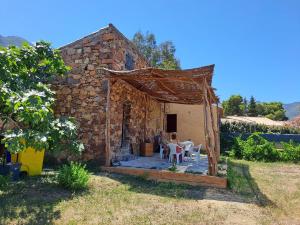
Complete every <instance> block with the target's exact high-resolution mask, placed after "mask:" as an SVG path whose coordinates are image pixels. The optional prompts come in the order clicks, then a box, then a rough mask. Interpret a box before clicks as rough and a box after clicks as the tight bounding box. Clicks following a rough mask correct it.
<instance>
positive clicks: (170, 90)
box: [157, 80, 177, 95]
mask: <svg viewBox="0 0 300 225" xmlns="http://www.w3.org/2000/svg"><path fill="white" fill-rule="evenodd" d="M157 84H158V85H159V86H160V87H161V88H162V89H165V90H167V91H168V92H171V93H172V94H173V95H176V94H177V93H176V92H175V91H173V90H172V89H171V88H169V87H168V86H166V85H165V84H164V83H163V82H161V81H160V80H158V83H157Z"/></svg>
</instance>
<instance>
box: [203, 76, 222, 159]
mask: <svg viewBox="0 0 300 225" xmlns="http://www.w3.org/2000/svg"><path fill="white" fill-rule="evenodd" d="M204 82H205V85H206V87H207V90H209V86H208V84H207V82H206V80H205V81H204ZM212 97H213V96H212V94H211V92H210V91H209V92H208V96H207V101H208V104H209V113H210V118H211V125H212V126H211V128H212V138H213V141H212V146H213V150H214V153H215V156H216V161H217V162H218V161H219V155H220V154H219V152H218V146H217V145H218V138H217V131H216V128H215V121H216V118H215V116H214V115H215V114H214V112H213V108H212V102H213V101H214V100H213V99H212Z"/></svg>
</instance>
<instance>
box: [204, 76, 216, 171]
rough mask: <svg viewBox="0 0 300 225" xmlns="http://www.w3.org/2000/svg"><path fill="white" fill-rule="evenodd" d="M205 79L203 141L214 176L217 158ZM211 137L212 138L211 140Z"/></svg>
mask: <svg viewBox="0 0 300 225" xmlns="http://www.w3.org/2000/svg"><path fill="white" fill-rule="evenodd" d="M206 84H207V83H206V80H205V82H204V83H203V89H204V90H203V91H204V108H205V115H204V116H205V120H206V129H205V137H206V138H205V142H206V145H207V154H208V162H209V174H210V175H213V176H215V175H216V174H217V169H218V165H217V160H216V156H215V150H214V149H215V147H214V145H215V139H214V134H213V133H214V131H213V121H212V117H211V103H210V102H209V99H208V97H207V92H208V91H207V85H206ZM211 139H213V140H211Z"/></svg>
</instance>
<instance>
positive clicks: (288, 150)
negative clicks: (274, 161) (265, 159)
mask: <svg viewBox="0 0 300 225" xmlns="http://www.w3.org/2000/svg"><path fill="white" fill-rule="evenodd" d="M281 144H282V147H283V151H281V152H280V159H281V160H282V161H293V162H299V161H300V145H299V144H296V143H295V142H293V141H292V140H291V141H290V142H288V143H286V142H282V143H281Z"/></svg>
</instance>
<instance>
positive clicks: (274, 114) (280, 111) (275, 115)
mask: <svg viewBox="0 0 300 225" xmlns="http://www.w3.org/2000/svg"><path fill="white" fill-rule="evenodd" d="M262 105H263V107H264V112H263V116H266V117H268V118H270V119H272V120H280V121H282V120H287V117H286V115H285V110H284V108H283V104H282V103H281V102H264V103H262Z"/></svg>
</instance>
